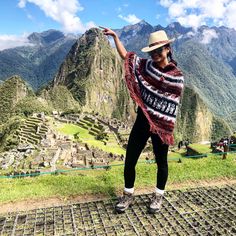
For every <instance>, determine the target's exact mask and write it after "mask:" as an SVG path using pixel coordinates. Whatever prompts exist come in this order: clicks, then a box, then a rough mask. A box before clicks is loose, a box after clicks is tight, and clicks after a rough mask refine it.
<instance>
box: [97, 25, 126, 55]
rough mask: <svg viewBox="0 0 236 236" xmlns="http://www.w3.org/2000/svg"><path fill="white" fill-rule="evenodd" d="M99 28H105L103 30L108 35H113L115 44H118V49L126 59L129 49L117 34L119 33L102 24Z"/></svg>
mask: <svg viewBox="0 0 236 236" xmlns="http://www.w3.org/2000/svg"><path fill="white" fill-rule="evenodd" d="M99 28H101V29H103V31H102V32H103V34H104V35H108V36H112V37H113V39H114V42H115V45H116V49H117V51H118V53H119V55H120V56H121V58H122V59H125V56H126V54H127V51H126V49H125V47H124V45H123V44H122V43H121V41H120V39H119V37H118V36H117V34H116V33H115V32H114V31H113V30H111V29H109V28H105V27H102V26H99Z"/></svg>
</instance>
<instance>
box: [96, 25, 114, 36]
mask: <svg viewBox="0 0 236 236" xmlns="http://www.w3.org/2000/svg"><path fill="white" fill-rule="evenodd" d="M99 28H101V29H103V31H102V32H103V34H104V35H110V36H112V37H113V38H114V37H116V33H115V32H114V31H113V30H111V29H109V28H105V27H102V26H99Z"/></svg>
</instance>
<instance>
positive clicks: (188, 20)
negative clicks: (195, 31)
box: [160, 0, 236, 29]
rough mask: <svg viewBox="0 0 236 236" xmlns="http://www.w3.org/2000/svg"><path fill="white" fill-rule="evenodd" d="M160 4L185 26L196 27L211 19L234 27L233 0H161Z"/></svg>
mask: <svg viewBox="0 0 236 236" xmlns="http://www.w3.org/2000/svg"><path fill="white" fill-rule="evenodd" d="M160 5H161V6H163V7H165V8H168V15H169V18H170V19H171V20H176V21H178V22H179V23H181V24H182V25H184V26H187V27H189V26H190V27H193V28H198V27H199V26H201V25H203V24H205V22H208V21H211V22H213V23H214V24H215V25H216V26H220V25H225V26H228V27H231V28H235V29H236V16H235V15H236V14H235V12H236V1H235V0H179V1H172V0H161V1H160Z"/></svg>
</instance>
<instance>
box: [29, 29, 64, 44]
mask: <svg viewBox="0 0 236 236" xmlns="http://www.w3.org/2000/svg"><path fill="white" fill-rule="evenodd" d="M64 37H65V36H64V34H63V33H62V32H61V31H58V30H53V29H50V30H47V31H43V32H41V33H36V32H34V33H32V34H30V35H29V36H28V39H29V41H30V42H31V43H34V44H41V45H47V44H51V43H54V42H55V41H57V40H59V39H63V38H64Z"/></svg>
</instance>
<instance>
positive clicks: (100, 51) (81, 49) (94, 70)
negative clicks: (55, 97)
mask: <svg viewBox="0 0 236 236" xmlns="http://www.w3.org/2000/svg"><path fill="white" fill-rule="evenodd" d="M123 71H124V70H123V63H122V61H121V59H120V57H119V55H118V54H117V52H116V50H115V49H113V48H112V47H111V45H110V43H109V41H108V40H107V38H106V37H105V36H104V35H103V33H102V32H101V31H100V30H99V29H95V28H93V29H90V30H88V31H87V32H86V33H85V34H84V35H82V37H80V38H79V39H78V40H77V42H76V43H75V44H74V45H73V46H72V48H71V50H70V52H69V53H68V55H67V57H66V59H65V61H64V63H63V64H62V65H61V67H60V69H59V72H58V73H57V75H56V77H55V79H54V80H53V87H54V88H55V87H57V86H59V85H64V86H66V87H67V88H68V89H69V91H70V92H71V93H72V94H73V96H74V98H75V99H76V100H77V101H79V103H80V104H81V106H82V110H83V111H88V112H92V111H94V112H99V113H100V114H101V115H104V116H107V117H116V118H120V119H124V118H125V119H129V118H130V119H132V117H134V104H133V102H132V101H131V99H130V97H129V96H128V91H127V89H126V86H125V83H124V79H123V77H124V74H123ZM129 115H131V116H129Z"/></svg>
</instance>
